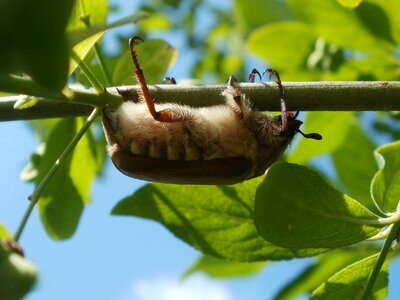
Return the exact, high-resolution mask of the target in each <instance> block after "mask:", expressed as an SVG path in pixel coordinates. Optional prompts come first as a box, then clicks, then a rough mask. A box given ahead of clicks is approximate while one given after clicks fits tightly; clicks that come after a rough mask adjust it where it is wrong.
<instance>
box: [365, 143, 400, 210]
mask: <svg viewBox="0 0 400 300" xmlns="http://www.w3.org/2000/svg"><path fill="white" fill-rule="evenodd" d="M375 156H376V159H377V161H378V164H379V171H378V172H377V173H376V174H375V176H374V179H373V181H372V187H371V191H372V196H373V197H374V199H375V201H376V202H377V203H378V204H379V205H380V206H381V207H382V208H383V209H385V210H387V211H389V212H392V211H395V210H396V208H397V207H398V203H399V200H400V141H397V142H394V143H391V144H388V145H384V146H382V147H379V148H378V149H377V150H376V151H375Z"/></svg>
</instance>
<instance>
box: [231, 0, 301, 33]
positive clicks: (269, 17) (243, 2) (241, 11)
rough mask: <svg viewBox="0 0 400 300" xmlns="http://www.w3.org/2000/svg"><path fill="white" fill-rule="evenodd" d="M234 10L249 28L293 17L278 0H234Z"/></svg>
mask: <svg viewBox="0 0 400 300" xmlns="http://www.w3.org/2000/svg"><path fill="white" fill-rule="evenodd" d="M234 10H235V12H236V13H237V14H238V15H239V16H240V17H241V18H243V21H244V24H245V26H246V27H249V28H252V27H257V26H260V25H263V24H265V23H269V22H274V21H279V20H288V19H291V18H293V16H292V13H291V11H290V9H289V8H288V7H287V5H286V4H285V3H284V2H282V1H279V0H235V1H234Z"/></svg>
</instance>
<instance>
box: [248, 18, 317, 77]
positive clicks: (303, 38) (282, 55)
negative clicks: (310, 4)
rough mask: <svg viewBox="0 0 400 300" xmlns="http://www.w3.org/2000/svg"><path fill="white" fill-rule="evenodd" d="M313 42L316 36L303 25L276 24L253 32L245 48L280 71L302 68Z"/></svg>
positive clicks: (292, 22) (296, 23)
mask: <svg viewBox="0 0 400 300" xmlns="http://www.w3.org/2000/svg"><path fill="white" fill-rule="evenodd" d="M315 40H316V36H315V35H314V34H313V32H312V30H310V28H309V26H307V25H306V24H304V23H301V22H295V21H287V22H276V23H271V24H267V25H264V26H262V27H259V28H257V29H256V30H253V31H252V32H251V34H250V36H249V39H248V41H247V48H248V49H249V51H250V52H252V53H254V54H256V55H258V56H260V57H262V58H264V59H265V60H267V61H268V62H269V63H271V64H272V65H273V66H274V67H275V68H277V69H278V70H280V71H282V70H285V69H296V68H300V67H304V66H305V63H306V61H307V57H308V56H309V55H310V53H311V51H312V50H313V46H314V43H315Z"/></svg>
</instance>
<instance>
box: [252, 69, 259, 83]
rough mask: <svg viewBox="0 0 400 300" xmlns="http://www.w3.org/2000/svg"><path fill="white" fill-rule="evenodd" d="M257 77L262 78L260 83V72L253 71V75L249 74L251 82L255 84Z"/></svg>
mask: <svg viewBox="0 0 400 300" xmlns="http://www.w3.org/2000/svg"><path fill="white" fill-rule="evenodd" d="M256 75H258V77H259V78H260V81H261V74H260V72H258V70H257V69H253V70H251V73H250V74H249V81H250V82H254V79H255V78H256Z"/></svg>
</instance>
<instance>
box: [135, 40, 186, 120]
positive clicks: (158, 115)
mask: <svg viewBox="0 0 400 300" xmlns="http://www.w3.org/2000/svg"><path fill="white" fill-rule="evenodd" d="M142 41H143V39H142V38H141V37H138V36H135V37H133V38H131V39H129V50H130V52H131V57H132V61H133V64H134V66H135V74H136V78H137V80H138V82H139V84H140V88H141V91H142V94H143V98H144V101H145V102H146V105H147V107H148V109H149V112H150V114H151V115H152V116H153V118H154V119H155V120H156V121H160V122H179V121H184V120H187V119H188V118H190V114H188V113H183V112H181V111H175V110H174V109H171V108H167V109H164V110H161V111H156V108H155V106H154V100H153V98H152V97H151V95H150V91H149V88H148V87H147V83H146V79H145V78H144V74H143V70H142V69H141V68H140V65H139V60H138V58H137V54H136V50H135V45H136V44H138V43H140V42H142Z"/></svg>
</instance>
